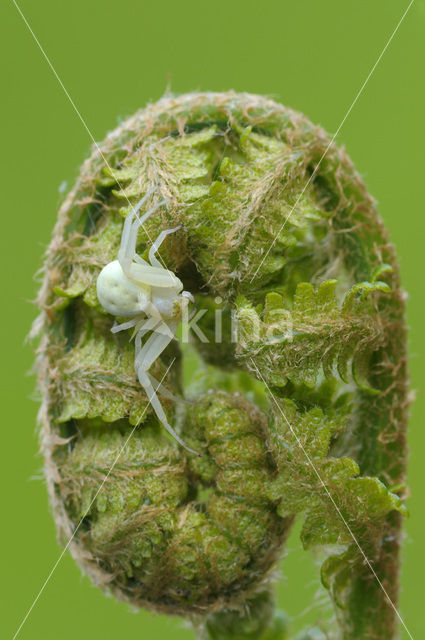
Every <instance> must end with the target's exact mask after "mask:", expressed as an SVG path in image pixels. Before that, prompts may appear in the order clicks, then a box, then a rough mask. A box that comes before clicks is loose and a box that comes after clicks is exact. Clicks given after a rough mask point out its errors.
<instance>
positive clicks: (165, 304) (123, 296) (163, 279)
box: [96, 188, 199, 455]
mask: <svg viewBox="0 0 425 640" xmlns="http://www.w3.org/2000/svg"><path fill="white" fill-rule="evenodd" d="M154 191H155V188H153V189H151V190H150V191H148V192H147V193H146V195H145V196H144V197H143V198H142V199H141V200H140V201H139V202H138V203H137V205H136V206H135V207H134V208H133V209H132V210H131V211H130V213H129V214H128V215H127V217H126V219H125V222H124V226H123V231H122V236H121V246H120V249H119V251H118V260H113V261H112V262H109V263H108V264H107V265H106V266H105V267H103V269H102V271H101V272H100V274H99V276H98V278H97V285H96V288H97V297H98V300H99V302H100V304H101V305H102V307H103V308H104V309H105V311H107V312H108V313H111V314H112V315H114V316H118V317H128V318H131V319H130V320H128V321H127V322H123V323H122V324H118V325H114V326H113V327H112V329H111V331H112V332H113V333H116V332H118V331H124V330H126V329H130V328H132V327H134V333H133V336H135V359H134V368H135V371H136V374H137V377H138V379H139V382H140V384H141V385H142V387H143V388H144V390H145V391H146V394H147V396H148V398H149V401H150V403H151V405H152V407H153V409H154V411H155V413H156V415H157V416H158V418H159V420H160V421H161V422H162V424H163V425H164V427H165V428H166V429H167V431H168V432H169V433H170V434H171V435H172V436H173V437H174V438H175V439H176V440H177V442H179V443H180V444H181V445H182V446H183V447H185V448H186V449H187V450H188V451H190V452H192V453H197V452H196V451H193V449H190V448H189V447H188V446H187V445H186V443H185V442H184V441H183V440H182V439H181V438H180V436H179V435H178V434H177V433H176V432H175V431H174V429H173V428H172V426H171V425H170V424H169V423H168V421H167V417H166V415H165V413H164V409H163V408H162V405H161V403H160V401H159V398H158V396H157V394H156V392H157V391H159V393H161V394H162V395H164V396H166V397H172V398H174V396H171V394H169V393H168V392H167V391H166V390H165V389H164V388H163V387H162V385H161V384H160V383H159V382H158V381H157V380H155V378H154V377H153V376H151V375H150V374H149V373H148V370H149V368H150V366H151V365H152V364H153V362H154V361H155V360H156V359H157V358H158V357H159V355H160V354H161V353H162V352H163V351H164V349H165V348H166V347H167V345H168V344H169V343H170V342H171V340H173V338H174V337H175V332H176V329H177V326H178V323H179V321H180V319H181V317H182V313H183V310H187V306H188V304H189V300H191V301H192V302H193V296H192V294H191V293H189V292H188V291H183V284H182V282H181V280H179V278H177V276H176V275H175V274H174V273H173V272H172V271H169V270H168V269H165V268H164V267H162V265H161V263H160V262H159V260H158V259H157V258H156V256H155V253H156V252H157V251H158V249H159V247H160V246H161V244H162V242H163V241H164V239H165V238H166V236H167V235H169V234H170V233H174V232H175V231H177V230H178V229H180V228H181V227H180V226H179V227H175V228H174V229H167V230H166V231H161V233H160V234H159V236H158V238H157V239H156V240H155V242H154V243H153V244H152V246H151V248H150V249H149V261H150V264H149V263H148V262H146V260H143V258H141V257H140V256H139V255H138V254H137V253H136V244H137V233H138V230H139V228H140V226H141V225H142V224H143V223H144V222H145V221H146V220H147V219H148V218H149V216H151V215H152V214H153V213H154V212H155V211H156V210H157V209H159V208H160V207H162V206H163V205H164V204H165V203H166V201H165V200H162V201H161V202H159V203H158V204H156V205H155V206H153V207H152V208H151V209H149V210H148V211H147V212H146V213H145V214H144V215H143V216H142V217H141V218H139V216H138V212H139V210H140V208H141V207H142V205H143V204H144V203H145V202H146V201H147V200H148V198H149V197H150V196H151V194H152V193H153V192H154ZM148 331H152V334H151V335H150V336H149V338H148V339H147V340H146V342H145V343H144V344H142V338H143V336H144V335H145V334H146V333H147V332H148ZM198 455H199V454H198Z"/></svg>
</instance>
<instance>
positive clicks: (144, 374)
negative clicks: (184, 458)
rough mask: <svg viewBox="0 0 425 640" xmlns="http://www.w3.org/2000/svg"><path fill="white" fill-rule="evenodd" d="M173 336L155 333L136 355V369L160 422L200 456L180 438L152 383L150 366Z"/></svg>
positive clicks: (189, 449)
mask: <svg viewBox="0 0 425 640" xmlns="http://www.w3.org/2000/svg"><path fill="white" fill-rule="evenodd" d="M173 337H174V336H173V335H171V336H170V335H163V334H161V333H153V334H152V335H151V336H150V337H149V339H148V340H147V341H146V343H145V344H144V345H143V347H142V349H141V350H140V351H139V353H138V355H137V356H136V360H135V369H136V373H137V377H138V379H139V382H140V384H141V385H142V387H143V388H144V390H145V391H146V394H147V396H148V400H149V402H150V403H151V405H152V407H153V409H154V411H155V413H156V415H157V417H158V419H159V420H160V422H161V423H162V424H163V425H164V427H165V428H166V429H167V431H168V432H169V433H170V434H171V435H172V436H173V438H175V440H177V442H178V443H179V444H181V445H182V447H184V448H185V449H187V451H190V453H194V454H196V455H198V456H199V455H200V454H199V453H198V452H197V451H194V450H193V449H191V448H190V447H188V445H187V444H186V443H185V442H184V440H182V439H181V438H180V436H179V435H178V433H176V432H175V431H174V429H173V427H172V426H171V425H170V424H169V422H168V420H167V416H166V415H165V412H164V409H163V408H162V405H161V402H160V401H159V398H158V396H157V394H156V391H155V389H154V387H153V385H152V381H151V379H150V376H149V373H148V369H149V368H150V366H151V365H152V363H153V362H154V361H155V360H156V359H157V358H158V357H159V356H160V355H161V353H162V352H163V351H164V349H165V348H166V347H167V346H168V345H169V343H170V342H171V340H172V339H173Z"/></svg>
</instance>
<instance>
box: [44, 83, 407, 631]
mask: <svg viewBox="0 0 425 640" xmlns="http://www.w3.org/2000/svg"><path fill="white" fill-rule="evenodd" d="M100 149H101V151H102V154H101V155H100V154H99V152H98V149H95V150H94V151H93V153H92V155H91V157H90V158H89V159H88V160H87V161H86V162H85V163H84V164H83V166H82V168H81V172H80V175H79V177H78V179H77V182H76V184H75V186H74V188H73V189H72V190H71V192H70V193H69V194H68V196H67V197H66V200H65V201H64V203H63V205H62V207H61V209H60V212H59V220H58V223H57V226H56V227H55V230H54V237H53V240H52V243H51V245H50V247H49V250H48V253H47V257H46V263H45V279H44V284H43V286H42V290H41V292H40V295H39V304H40V307H41V319H40V320H39V321H38V323H37V327H38V328H39V330H40V331H41V334H42V337H41V345H40V355H39V384H40V388H41V390H42V392H43V405H42V408H41V412H40V416H41V423H42V438H43V450H44V454H45V465H46V477H47V480H48V486H49V492H50V498H51V502H52V505H53V510H54V514H55V520H56V523H57V526H58V530H59V533H60V535H61V538H62V539H63V540H64V541H65V540H66V541H67V540H68V539H69V538H71V536H73V538H72V542H71V544H70V548H71V551H72V553H73V555H74V557H75V558H76V560H77V562H78V563H79V565H80V566H81V567H82V568H83V569H84V570H85V571H86V572H87V573H88V574H89V575H90V577H91V579H92V580H93V581H94V582H95V583H96V584H97V585H99V586H100V587H101V588H102V589H104V590H105V591H108V592H111V593H112V594H114V595H115V596H116V597H117V598H119V599H122V600H125V601H128V602H130V603H131V604H132V605H134V606H138V607H146V608H150V609H154V610H157V611H161V612H165V613H169V614H172V615H183V616H186V617H189V618H190V620H191V621H192V623H193V625H194V628H195V629H196V630H197V632H198V633H199V635H200V637H202V638H205V639H209V640H237V639H240V640H242V639H248V638H249V639H251V640H283V639H284V638H289V633H290V621H289V619H288V618H287V617H286V616H284V615H283V614H280V613H278V612H276V611H275V605H274V598H273V593H272V591H273V580H274V578H275V573H274V569H275V566H276V563H277V561H278V560H279V558H280V557H281V554H282V550H283V548H284V545H285V541H286V539H287V536H288V534H289V532H290V529H291V526H292V523H293V522H294V520H295V519H296V518H302V521H303V526H302V531H301V540H302V544H303V546H304V547H305V548H306V549H310V548H313V549H318V550H320V552H321V557H322V562H321V579H322V583H323V585H324V588H325V589H326V590H328V592H329V595H330V598H331V601H332V603H333V605H334V611H335V619H336V622H335V625H334V627H333V628H332V627H331V626H329V625H330V623H329V622H326V620H324V621H323V624H321V629H322V631H319V630H318V629H316V630H307V631H306V632H305V634H304V635H303V636H302V637H303V638H313V637H315V638H317V637H324V636H323V634H324V633H326V634H327V636H326V637H337V638H344V639H345V640H360V639H361V640H368V639H369V640H372V639H375V638H388V639H390V638H394V637H395V635H396V631H397V629H396V627H397V624H396V623H397V619H396V615H395V607H396V606H397V598H398V567H399V555H400V540H401V524H402V518H403V517H404V515H405V514H406V508H405V506H404V503H403V499H404V497H405V496H404V493H405V492H404V487H405V466H406V445H405V428H406V419H407V410H408V399H407V370H406V352H405V324H404V295H403V292H402V291H401V288H400V282H399V275H398V268H397V261H396V258H395V255H394V250H393V247H392V246H391V244H390V243H389V240H388V237H387V233H386V231H385V229H384V228H383V225H382V223H381V221H380V219H379V217H378V215H377V212H376V208H375V204H374V202H373V200H372V199H371V197H370V196H369V195H368V193H367V192H366V189H365V187H364V184H363V182H362V181H361V179H360V177H359V176H358V174H357V173H356V172H355V170H354V168H353V166H352V164H351V162H350V160H349V159H348V158H347V156H346V154H345V152H344V150H341V149H339V148H337V147H336V145H335V144H333V143H332V144H330V145H329V137H328V136H327V134H326V133H325V132H324V131H323V130H322V129H321V128H320V127H315V126H314V125H312V124H311V123H310V122H309V121H308V120H307V119H306V118H305V117H304V116H302V115H301V114H299V113H296V112H294V111H292V110H291V109H288V108H286V107H283V106H281V105H278V104H276V103H275V102H273V101H271V100H268V99H265V98H262V97H260V96H253V95H249V94H237V93H234V92H229V93H222V94H218V93H204V94H202V93H200V94H197V93H194V94H188V95H183V96H179V97H167V98H163V99H162V100H160V101H159V102H158V103H156V104H153V105H151V106H149V107H147V108H146V109H144V110H142V111H140V112H138V113H136V114H135V115H134V116H133V117H132V118H130V119H129V120H127V121H126V122H124V123H123V124H122V125H121V126H120V127H118V129H116V130H115V131H114V132H112V133H111V134H109V135H108V136H107V138H106V140H105V141H104V142H103V143H102V144H101V145H100ZM325 152H326V153H325ZM105 159H106V161H107V163H106V164H105ZM153 186H156V188H157V189H158V194H160V197H161V198H164V199H165V200H166V202H167V206H166V207H163V208H162V209H161V211H158V212H157V214H156V215H155V216H152V217H151V218H149V220H148V221H147V222H146V224H145V226H144V228H143V229H140V232H139V236H138V245H137V251H138V253H139V255H140V256H144V255H146V253H147V251H148V249H149V246H150V242H151V240H152V238H155V237H156V236H157V235H158V232H159V231H160V230H161V229H169V228H175V227H177V226H178V225H181V231H180V232H179V234H178V236H175V235H173V236H170V237H169V239H167V242H166V243H164V245H163V246H162V247H161V256H162V260H163V262H164V264H165V265H166V266H167V268H168V269H170V270H172V271H174V272H175V273H176V274H177V275H178V277H179V278H180V279H181V281H182V282H183V283H184V287H185V289H187V290H189V291H191V293H192V294H193V295H194V296H195V306H196V307H197V308H198V309H200V310H203V312H204V313H203V315H202V314H201V319H200V321H199V329H200V331H198V332H197V334H196V335H195V336H194V341H193V345H192V346H188V345H183V347H182V348H181V349H180V348H179V346H178V345H177V344H176V343H173V344H171V345H170V347H169V348H168V349H167V350H166V351H165V352H164V353H163V355H162V356H161V357H160V358H159V359H158V360H157V361H156V362H155V363H154V366H153V368H152V372H151V373H152V374H153V375H154V376H155V378H157V379H161V377H162V376H163V375H164V374H165V373H166V371H167V369H168V367H169V365H170V364H171V363H173V365H172V367H171V370H170V373H169V374H168V376H167V379H166V381H165V383H164V384H165V386H166V388H167V390H169V391H170V392H171V394H172V395H170V394H168V396H169V397H164V398H163V400H162V401H163V405H164V409H165V410H166V413H167V416H168V419H169V420H170V422H171V424H172V425H173V428H174V429H176V430H177V431H178V432H179V433H181V435H182V437H184V439H185V441H186V442H187V443H188V444H189V445H190V446H191V447H193V448H194V449H195V450H196V451H200V452H201V453H202V456H201V457H196V456H193V455H191V454H189V453H188V452H186V451H185V450H183V449H181V448H180V447H179V446H178V445H177V444H176V443H175V442H174V441H170V439H169V438H168V437H167V436H166V434H165V430H164V429H163V427H162V426H161V424H160V423H159V421H158V419H157V417H156V414H155V412H154V411H153V410H152V407H151V405H150V403H149V402H148V397H147V395H146V394H145V393H144V391H143V389H142V388H141V386H140V385H139V384H138V381H137V378H136V376H135V373H134V368H133V364H134V343H133V342H132V341H131V335H130V334H129V335H126V334H125V332H121V333H114V334H112V333H111V331H110V330H111V327H112V325H113V322H114V319H113V318H112V317H111V316H109V315H108V314H106V313H105V311H104V310H103V308H102V306H101V305H100V303H99V301H98V299H97V295H96V279H97V276H98V275H99V272H100V270H101V269H102V267H103V266H104V265H105V264H106V263H107V262H110V261H111V260H114V259H115V258H116V255H117V251H118V247H119V243H120V236H121V232H122V227H123V220H124V218H125V217H126V215H127V214H128V213H129V211H130V210H131V208H132V207H133V206H134V205H135V204H136V203H137V202H138V201H139V200H140V198H141V197H142V196H143V195H144V194H146V193H148V192H150V189H151V188H152V187H153ZM217 318H219V321H220V323H221V324H220V331H219V333H217ZM204 338H205V339H204ZM188 363H192V371H191V367H190V366H189V364H188ZM193 368H195V369H196V371H195V372H194V371H193ZM182 394H186V396H187V399H188V400H189V402H188V403H185V404H180V403H179V404H176V403H175V402H173V400H172V398H173V396H174V397H175V396H179V395H182ZM102 483H103V484H102ZM101 485H102V490H101V491H100V492H98V489H99V486H101ZM76 527H78V528H77V530H76ZM74 532H75V535H74ZM283 569H284V565H283ZM323 629H324V630H323Z"/></svg>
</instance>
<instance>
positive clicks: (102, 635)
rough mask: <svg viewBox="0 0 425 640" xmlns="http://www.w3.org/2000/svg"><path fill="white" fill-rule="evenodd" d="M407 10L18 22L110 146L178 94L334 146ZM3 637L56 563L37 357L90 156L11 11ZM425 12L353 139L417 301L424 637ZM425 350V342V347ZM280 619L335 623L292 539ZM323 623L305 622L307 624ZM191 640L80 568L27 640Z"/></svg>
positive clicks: (91, 12)
mask: <svg viewBox="0 0 425 640" xmlns="http://www.w3.org/2000/svg"><path fill="white" fill-rule="evenodd" d="M407 4H408V1H407V0H355V1H353V0H352V1H350V2H348V1H347V0H321V1H320V2H319V1H317V0H263V2H261V3H260V2H259V1H258V0H215V1H214V2H207V1H206V0H163V1H162V2H159V1H158V0H144V1H142V2H140V1H137V0H120V1H119V2H117V0H113V1H112V0H73V1H72V2H65V1H64V0H38V1H37V2H31V1H30V0H22V2H21V3H20V6H21V8H22V10H23V12H24V14H25V15H26V17H27V19H28V21H29V23H30V25H31V26H32V28H33V30H34V32H35V34H36V35H37V37H38V38H39V40H40V42H41V43H42V45H43V46H44V47H45V49H46V51H47V53H48V55H49V56H50V57H51V60H52V63H53V65H54V67H55V68H56V70H57V72H58V74H59V75H60V77H61V79H62V81H63V83H64V85H65V86H66V88H67V90H68V91H69V93H70V95H71V96H72V98H73V100H74V101H75V103H76V105H77V106H78V108H79V110H80V112H81V114H82V115H83V117H84V119H85V120H86V122H87V125H88V127H89V129H90V130H91V132H92V133H93V136H94V137H95V139H96V140H101V139H102V138H103V137H104V135H105V133H106V132H107V131H108V130H110V129H112V128H114V127H115V125H116V123H117V121H118V118H123V117H126V116H127V115H130V114H131V113H133V112H134V111H135V110H136V109H138V108H139V107H142V106H144V105H145V104H146V102H147V101H150V100H156V99H158V98H159V97H160V96H161V95H162V93H163V92H164V90H165V88H166V85H167V83H169V84H170V85H171V89H172V90H173V91H174V92H176V93H178V92H184V91H189V90H194V89H200V90H208V89H209V90H225V89H230V88H233V89H235V90H239V91H250V92H254V93H255V92H257V93H265V94H268V95H270V96H272V97H275V98H276V99H277V100H279V101H281V102H283V103H285V104H287V105H290V106H292V107H293V108H295V109H299V110H300V111H303V112H304V113H305V114H306V115H307V116H309V117H310V118H311V119H312V120H313V121H314V122H317V123H320V124H322V125H323V126H324V127H325V128H326V129H327V130H328V131H330V132H334V131H335V130H336V129H337V127H338V125H339V124H340V122H341V120H342V118H343V117H344V115H345V113H346V111H347V109H348V107H349V106H350V104H351V103H352V101H353V99H354V97H355V95H356V93H357V92H358V90H359V89H360V86H361V85H362V83H363V81H364V80H365V78H366V76H367V74H368V73H369V70H370V69H371V67H372V65H373V64H374V63H375V61H376V59H377V57H378V55H379V53H380V52H381V50H382V48H383V47H384V45H385V43H386V41H387V40H388V38H389V37H390V35H391V32H392V31H393V29H394V28H395V26H396V24H397V22H398V21H399V19H400V17H401V15H402V14H403V12H404V10H405V9H406V7H407ZM1 11H2V16H1V23H2V25H3V27H4V31H3V35H2V37H1V42H0V47H1V55H0V61H1V65H2V78H1V89H2V109H3V113H2V117H1V119H0V120H1V129H2V131H1V137H0V141H1V146H2V150H1V162H2V167H1V177H2V185H1V191H2V198H1V202H2V217H1V220H2V227H1V233H0V240H1V254H0V255H1V259H2V266H1V274H2V282H1V295H2V303H3V304H2V316H1V318H2V330H1V332H0V338H1V351H0V354H1V362H2V366H1V368H0V374H1V384H0V392H1V404H0V407H1V416H2V420H1V440H0V442H1V464H0V470H1V478H0V482H1V489H2V499H1V511H0V512H1V515H2V520H1V529H0V530H1V545H0V548H1V552H2V559H1V565H0V573H1V583H2V584H1V589H2V592H3V593H2V598H1V599H2V602H3V603H4V604H3V607H2V608H3V613H2V615H1V617H0V628H1V637H4V638H12V636H13V634H14V632H15V631H16V629H17V627H18V625H19V624H20V622H21V620H22V618H23V616H24V615H25V613H26V611H27V610H28V608H29V606H30V604H31V602H32V601H33V599H34V598H35V596H36V594H37V592H38V591H39V589H40V587H41V586H42V584H43V582H44V580H45V579H46V578H47V576H48V574H49V572H50V571H51V569H52V567H53V565H54V563H55V562H56V560H57V558H58V556H59V553H60V547H59V546H58V545H57V542H56V538H55V531H54V525H53V521H52V518H51V516H50V514H49V508H48V504H47V498H46V491H45V487H44V484H43V482H42V471H41V468H42V463H41V458H40V456H39V455H38V437H37V431H36V426H35V425H36V413H37V404H36V402H34V393H33V388H34V378H33V377H31V376H29V375H28V371H29V369H30V367H31V363H32V360H33V349H34V347H33V346H31V345H28V344H25V343H24V341H25V335H26V334H27V332H28V330H29V327H30V325H31V322H32V320H33V318H34V317H35V315H36V310H35V308H34V306H33V305H31V302H30V301H31V300H32V299H33V298H34V296H35V293H36V290H37V286H38V285H37V281H36V279H34V275H33V274H34V273H35V272H36V271H37V269H39V267H40V266H41V264H42V255H43V250H44V248H45V246H46V245H47V243H48V242H49V238H50V233H51V229H52V226H53V224H54V222H55V217H56V209H57V204H58V201H59V193H58V187H59V185H61V183H62V182H63V181H64V180H67V181H68V184H70V183H72V181H73V179H74V177H75V176H76V173H77V171H78V167H79V165H80V163H81V162H82V160H83V158H84V157H85V155H86V154H87V152H88V148H89V145H90V139H89V136H88V134H87V131H86V130H85V129H84V127H83V126H82V124H81V122H80V120H79V119H78V117H77V115H76V114H75V112H74V111H73V109H72V107H71V105H70V103H69V102H68V100H67V98H66V96H65V95H64V93H63V91H62V89H61V88H60V86H59V84H58V82H57V80H56V79H55V77H54V75H53V73H52V71H51V70H50V69H49V67H48V65H47V63H46V61H45V60H44V59H43V57H42V54H41V52H40V51H39V49H38V48H37V46H36V44H35V42H34V40H33V39H32V37H31V35H30V33H29V31H28V29H27V27H26V26H25V24H24V22H23V21H22V18H21V17H20V16H19V14H18V12H17V10H16V8H15V7H14V5H13V3H12V2H11V1H10V0H7V1H4V2H3V5H2V9H1ZM424 31H425V2H424V0H416V2H415V3H414V5H413V7H412V9H411V11H410V12H409V14H408V16H407V17H406V19H405V21H404V23H403V24H402V26H401V27H400V30H399V32H398V33H397V35H396V36H395V38H394V40H393V41H392V43H391V44H390V46H389V48H388V51H387V52H386V53H385V55H384V57H383V58H382V60H381V62H380V64H379V65H378V67H377V69H376V71H375V73H374V75H373V76H372V78H371V80H370V81H369V83H368V85H367V87H366V89H365V91H364V93H363V94H362V96H361V97H360V99H359V101H358V103H357V104H356V105H355V107H354V108H353V111H352V113H351V114H350V116H349V117H348V119H347V121H346V123H345V125H344V126H343V128H342V130H341V132H340V134H339V136H338V140H339V142H340V143H342V144H344V145H345V146H346V147H347V150H348V152H349V154H350V155H351V157H352V158H353V160H354V162H355V163H356V166H357V168H358V170H359V171H360V172H361V173H362V175H363V176H364V178H365V180H366V183H367V185H368V187H369V189H370V191H371V193H372V194H373V195H374V196H375V197H376V198H377V200H378V201H379V208H380V212H381V215H382V216H383V218H384V220H385V223H386V225H387V227H388V229H389V231H390V233H391V237H392V240H393V241H394V243H395V244H396V247H397V250H398V255H399V257H400V261H401V270H402V277H403V283H404V287H405V289H406V291H408V293H409V300H408V321H409V326H410V337H409V344H410V354H411V375H412V389H414V390H416V391H417V399H416V402H415V404H414V405H413V408H412V419H411V422H410V451H411V454H410V466H409V483H410V487H411V491H412V497H411V499H410V500H409V509H410V512H411V517H410V519H409V521H408V522H407V523H406V527H405V531H406V538H405V545H404V552H403V558H404V566H403V574H402V594H401V613H402V616H403V617H404V619H405V622H406V624H407V626H408V627H409V630H410V632H411V633H412V635H413V637H415V638H420V637H425V615H424V606H423V594H424V584H423V583H424V575H425V553H424V547H423V535H424V526H425V510H424V499H423V481H424V462H423V460H422V458H423V455H424V454H423V451H424V444H425V431H424V429H423V424H422V422H423V420H422V416H423V415H424V409H425V406H424V403H425V401H424V394H423V390H424V388H425V384H424V382H425V362H424V339H423V327H424V321H425V298H424V293H425V291H424V286H423V273H422V272H423V264H424V255H425V247H424V239H425V235H424V231H425V217H424V213H425V212H424V201H425V193H424V178H423V174H424V142H425V127H424V121H425V118H424V114H425V95H424V72H423V69H424V62H425V55H424V53H425V44H424ZM421 336H422V337H421ZM282 571H283V576H282V578H281V580H280V584H279V604H280V605H281V606H282V607H283V608H284V609H285V610H286V611H288V612H289V613H290V614H291V615H292V616H293V618H294V622H293V628H294V629H298V628H300V627H301V626H303V625H304V623H306V622H308V621H314V619H315V618H316V617H318V616H319V614H320V613H321V607H322V605H321V602H320V600H318V599H314V595H315V593H316V591H317V588H318V572H317V570H316V569H315V568H313V562H312V559H311V556H310V555H309V554H307V553H304V552H302V550H301V547H300V543H299V540H298V539H297V536H296V535H293V536H292V538H291V541H290V544H289V553H288V556H287V558H286V559H285V561H284V562H283V563H282ZM305 609H307V611H306V610H305ZM170 634H172V635H173V638H176V640H180V639H181V640H183V639H185V638H187V639H189V638H191V637H192V635H191V632H190V631H188V630H187V629H185V628H184V626H183V625H182V623H181V621H179V620H172V619H167V618H165V617H163V616H153V615H152V614H150V613H147V612H144V611H142V612H139V613H136V614H133V613H131V612H130V611H129V609H128V607H127V606H126V605H123V604H119V603H117V602H115V601H113V600H112V599H107V598H105V596H104V595H103V594H102V593H101V592H100V591H99V590H97V589H95V588H93V587H92V586H91V585H90V583H89V581H88V579H87V578H85V577H82V576H81V573H80V571H79V569H78V568H77V567H76V565H75V564H74V562H73V560H72V559H71V557H70V556H69V555H68V554H66V555H65V557H64V558H63V559H62V561H61V562H60V564H59V566H58V568H57V569H56V571H55V572H54V574H53V576H52V578H51V580H50V581H49V583H48V585H47V587H46V589H45V591H44V592H43V594H42V595H41V597H40V599H39V601H38V602H37V604H36V605H35V607H34V609H33V611H32V613H31V615H30V617H29V618H28V620H27V622H26V624H25V626H24V627H23V628H22V630H21V633H20V635H19V637H20V638H22V640H30V639H36V638H37V639H38V638H39V639H42V640H50V639H52V640H53V639H55V640H56V639H57V638H61V639H62V640H68V639H71V638H72V639H75V638H84V639H85V638H90V639H92V640H97V639H102V640H109V639H115V638H123V639H125V640H127V639H130V638H149V639H151V638H152V639H159V638H166V637H168V636H169V635H170ZM402 637H403V638H407V637H408V636H407V634H406V633H405V632H403V634H402Z"/></svg>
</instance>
